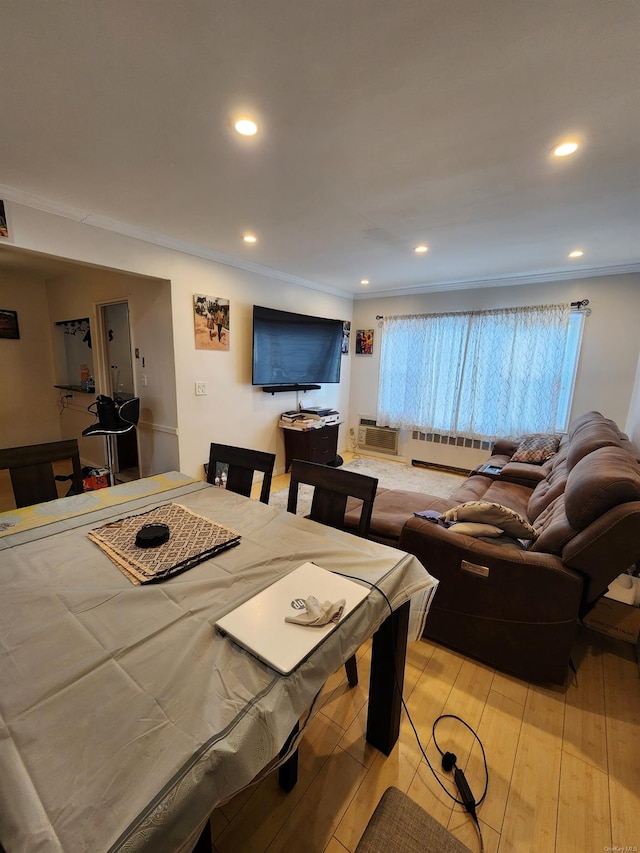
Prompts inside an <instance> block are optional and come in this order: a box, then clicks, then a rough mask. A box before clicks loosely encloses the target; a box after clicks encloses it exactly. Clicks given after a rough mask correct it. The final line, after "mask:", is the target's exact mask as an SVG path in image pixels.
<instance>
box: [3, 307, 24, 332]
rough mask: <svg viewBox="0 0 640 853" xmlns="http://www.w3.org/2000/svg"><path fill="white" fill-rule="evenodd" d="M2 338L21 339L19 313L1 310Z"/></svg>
mask: <svg viewBox="0 0 640 853" xmlns="http://www.w3.org/2000/svg"><path fill="white" fill-rule="evenodd" d="M0 338H11V339H13V340H18V339H19V338H20V330H19V329H18V312H17V311H5V310H3V309H0Z"/></svg>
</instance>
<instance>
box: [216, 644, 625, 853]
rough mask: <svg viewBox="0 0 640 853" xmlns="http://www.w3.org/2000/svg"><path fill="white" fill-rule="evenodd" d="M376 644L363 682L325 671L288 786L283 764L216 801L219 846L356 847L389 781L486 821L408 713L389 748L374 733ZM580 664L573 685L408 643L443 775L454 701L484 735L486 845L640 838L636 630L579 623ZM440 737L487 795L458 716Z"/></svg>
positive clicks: (544, 851)
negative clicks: (632, 636)
mask: <svg viewBox="0 0 640 853" xmlns="http://www.w3.org/2000/svg"><path fill="white" fill-rule="evenodd" d="M369 657H370V646H369V645H368V644H367V645H366V646H364V647H363V648H362V649H361V650H360V652H359V664H358V669H359V673H360V684H359V685H358V686H357V687H356V688H354V689H350V688H349V686H348V684H347V682H346V678H345V676H344V670H343V669H341V670H339V671H338V672H337V673H336V674H335V675H334V676H333V677H332V678H331V679H329V681H328V682H327V684H326V685H325V687H324V689H323V692H322V694H321V698H320V701H319V703H318V706H319V710H318V711H317V712H316V714H315V716H314V717H313V719H312V721H311V723H310V725H309V729H308V730H307V732H306V734H305V737H304V738H303V740H302V744H301V747H300V775H299V780H298V784H297V786H296V787H295V788H294V790H293V791H292V792H291V793H290V794H285V793H284V792H282V791H281V790H280V788H279V787H278V781H277V773H274V774H272V775H271V776H269V777H267V778H266V779H264V780H263V781H262V782H260V783H259V784H258V785H256V786H255V787H253V788H249V789H247V790H246V791H243V792H242V793H240V794H239V795H237V796H236V797H235V798H234V799H232V800H231V801H230V802H228V803H226V804H225V805H223V806H221V807H219V808H218V809H216V811H215V812H214V815H213V817H212V820H211V832H212V843H213V847H214V850H216V851H219V853H262V851H268V853H274V851H283V850H287V851H289V853H291V851H293V853H297V851H305V853H306V851H311V853H313V851H326V853H345V851H353V850H354V849H355V847H356V845H357V843H358V840H359V838H360V836H361V834H362V832H363V830H364V827H365V826H366V824H367V821H368V820H369V817H370V815H371V813H372V812H373V809H374V808H375V806H376V804H377V802H378V800H379V798H380V796H381V795H382V793H383V792H384V790H385V789H386V788H387V786H388V785H395V786H397V787H398V788H400V789H401V790H403V791H405V792H406V793H407V794H409V796H411V797H412V798H413V799H414V800H415V801H416V802H418V803H420V804H421V805H422V806H423V807H424V808H425V809H427V811H429V812H430V814H432V815H433V816H434V817H435V818H436V819H437V820H439V821H440V822H441V823H443V824H444V825H446V826H447V827H448V828H449V829H450V830H451V832H452V833H453V834H454V835H455V836H456V837H458V838H459V839H460V840H461V841H462V842H463V843H464V844H466V845H467V846H468V847H469V849H470V850H472V851H479V850H480V842H479V839H478V835H477V831H476V829H475V827H474V825H473V823H472V822H471V820H470V819H469V817H468V816H467V814H466V813H465V812H464V810H463V809H462V808H461V807H460V806H457V805H455V804H453V803H452V801H451V800H450V799H449V798H448V797H447V795H446V794H445V792H444V791H443V790H442V788H441V787H440V785H439V784H438V782H437V781H436V780H435V778H434V776H433V774H432V773H431V771H430V770H429V768H428V766H427V763H426V761H425V758H424V757H423V755H422V752H421V750H420V747H419V746H418V744H417V741H416V738H415V735H414V733H413V731H412V729H411V726H410V725H409V722H408V719H407V717H406V714H403V719H402V725H401V733H400V739H399V741H398V743H397V744H396V746H395V748H394V749H393V751H392V753H391V755H390V756H389V757H385V756H383V755H382V754H381V753H378V752H377V751H376V750H374V749H372V748H371V747H370V746H369V745H368V744H367V743H366V741H365V739H364V729H365V725H366V700H367V688H368V665H369ZM574 661H575V662H576V666H577V669H578V672H577V675H576V676H572V677H571V679H570V681H569V682H568V683H567V685H566V686H565V687H548V686H536V685H530V684H527V683H526V682H523V681H520V680H518V679H516V678H511V677H509V676H506V675H504V674H502V673H498V672H496V671H494V670H493V669H491V668H490V667H487V666H484V665H482V664H480V663H477V662H475V661H473V660H471V659H468V658H465V657H464V656H462V655H459V654H457V653H455V652H453V651H450V650H448V649H445V648H443V647H441V646H438V645H436V644H434V643H431V642H429V641H426V640H421V641H419V642H418V643H413V644H411V645H410V647H409V651H408V658H407V675H406V681H405V700H406V703H407V707H408V708H409V712H410V714H411V716H412V718H413V722H414V724H415V725H416V727H417V729H418V732H419V734H420V738H421V741H422V744H423V746H424V750H425V753H426V756H427V758H428V759H429V761H430V763H431V764H432V766H433V767H434V769H435V770H436V771H437V773H438V777H439V779H440V781H441V782H442V784H443V785H444V786H445V787H446V788H447V789H448V790H449V791H451V792H452V793H454V792H455V789H454V786H453V782H452V777H451V774H446V773H444V772H443V771H442V770H441V766H440V757H439V754H438V752H437V750H436V748H435V746H434V744H433V740H432V737H431V728H432V724H433V722H434V720H435V719H436V717H437V716H438V715H440V714H455V715H458V716H460V717H462V718H463V719H464V720H465V721H466V722H467V723H468V724H469V725H470V726H472V727H473V728H474V729H475V730H476V731H477V732H478V734H479V736H480V738H481V739H482V742H483V745H484V748H485V751H486V756H487V763H488V769H489V785H488V790H487V795H486V798H485V800H484V802H483V803H482V805H481V806H480V807H479V809H478V817H479V820H480V824H481V829H482V835H483V839H484V848H485V850H486V851H487V853H520V851H522V853H525V852H526V853H530V852H531V851H534V850H535V851H536V853H551V851H556V850H558V851H560V850H562V851H576V853H578V851H580V853H585V851H587V853H590V851H593V853H602V851H604V850H606V848H607V847H609V848H611V849H616V847H617V848H618V849H625V847H626V849H629V850H632V849H634V848H635V849H637V848H640V736H639V729H638V724H639V723H640V675H639V673H638V665H637V662H636V658H635V650H634V648H633V646H632V645H631V644H628V643H624V642H622V641H619V640H614V639H611V638H608V637H605V636H604V635H601V634H598V633H596V632H594V631H591V630H589V629H586V628H580V629H579V632H578V636H577V639H576V644H575V649H574ZM436 738H437V740H438V743H439V745H440V747H441V748H442V749H443V750H450V751H452V752H455V753H456V755H457V756H458V766H460V767H462V768H463V769H464V771H465V774H466V776H467V779H468V781H469V784H470V785H471V788H472V790H473V792H474V794H475V796H476V798H477V797H479V796H480V794H481V792H482V789H483V786H484V769H483V762H482V757H481V753H480V749H479V748H478V746H477V744H475V743H474V740H473V737H472V736H471V735H470V733H469V732H468V731H467V730H466V729H465V728H464V727H463V726H462V725H460V724H459V723H456V722H455V721H452V720H443V721H442V723H440V724H439V725H438V727H437V730H436Z"/></svg>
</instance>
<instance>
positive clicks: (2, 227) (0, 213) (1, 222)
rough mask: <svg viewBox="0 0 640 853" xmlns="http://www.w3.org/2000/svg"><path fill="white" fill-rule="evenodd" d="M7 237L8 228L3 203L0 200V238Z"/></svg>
mask: <svg viewBox="0 0 640 853" xmlns="http://www.w3.org/2000/svg"><path fill="white" fill-rule="evenodd" d="M8 236H9V226H8V225H7V214H6V212H5V209H4V202H3V201H2V199H0V238H2V237H5V238H6V237H8Z"/></svg>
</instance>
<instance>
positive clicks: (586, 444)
mask: <svg viewBox="0 0 640 853" xmlns="http://www.w3.org/2000/svg"><path fill="white" fill-rule="evenodd" d="M619 446H620V436H619V435H618V431H617V430H616V429H614V428H613V427H612V426H611V424H609V423H606V422H605V421H604V419H603V420H602V421H595V422H593V423H587V424H585V425H584V426H582V427H581V428H580V429H579V430H577V431H576V432H574V435H573V437H572V438H571V441H570V442H569V449H568V450H567V469H568V470H569V471H571V470H572V469H573V468H575V466H576V465H577V464H578V462H580V460H581V459H584V457H585V456H588V455H589V454H590V453H593V451H594V450H598V449H599V448H600V447H619Z"/></svg>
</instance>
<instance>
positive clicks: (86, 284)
mask: <svg viewBox="0 0 640 853" xmlns="http://www.w3.org/2000/svg"><path fill="white" fill-rule="evenodd" d="M47 292H48V298H49V313H50V315H51V318H52V320H53V321H54V322H55V321H58V320H65V319H69V318H74V317H85V316H88V317H90V319H91V328H92V338H93V352H94V361H95V360H96V355H97V352H96V347H98V346H99V331H98V319H97V312H96V305H97V304H98V303H104V302H110V301H114V300H127V301H128V303H129V319H130V325H131V338H132V344H133V347H134V348H135V347H137V348H138V349H139V351H140V359H139V360H138V361H136V365H140V364H141V362H142V357H143V356H144V358H145V369H144V371H142V370H141V369H140V368H139V367H138V369H137V371H136V372H137V373H138V374H141V373H142V372H144V373H145V375H146V376H147V385H146V386H143V385H142V383H141V381H140V376H138V377H137V381H136V382H135V383H134V386H135V387H134V390H135V393H136V394H137V396H139V397H140V427H139V430H138V444H139V448H140V470H141V474H142V475H143V476H146V475H148V474H154V473H158V472H159V471H166V470H170V469H172V468H177V467H178V466H179V456H178V439H177V424H178V418H177V410H176V392H175V367H174V356H173V343H172V342H173V334H172V329H171V288H170V285H169V283H168V282H167V281H158V280H150V279H147V278H142V277H140V276H132V275H122V274H120V273H118V272H114V271H112V270H105V269H96V268H93V267H87V266H78V267H77V268H76V269H75V270H74V271H73V272H70V273H68V274H66V275H64V276H61V277H59V278H56V279H55V280H52V281H50V282H49V283H48V291H47ZM95 379H96V383H97V384H96V393H103V394H110V393H111V389H110V387H109V386H108V384H107V379H106V376H105V375H104V374H102V376H101V375H100V372H99V371H97V375H96V376H95ZM93 396H95V395H93ZM90 402H92V396H88V395H85V394H74V397H73V400H72V402H71V405H70V406H69V408H68V409H66V410H65V412H64V414H63V419H62V420H63V435H64V437H69V436H71V435H73V436H80V434H81V432H82V430H83V429H84V428H85V427H87V426H88V425H89V424H90V423H92V421H93V417H92V416H91V415H90V414H89V413H88V412H87V411H86V409H87V406H88V405H89V403H90ZM102 444H103V441H102V439H100V438H95V437H93V438H80V453H81V456H82V458H83V460H84V461H87V462H91V463H94V464H100V462H101V460H102V458H103V452H102Z"/></svg>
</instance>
